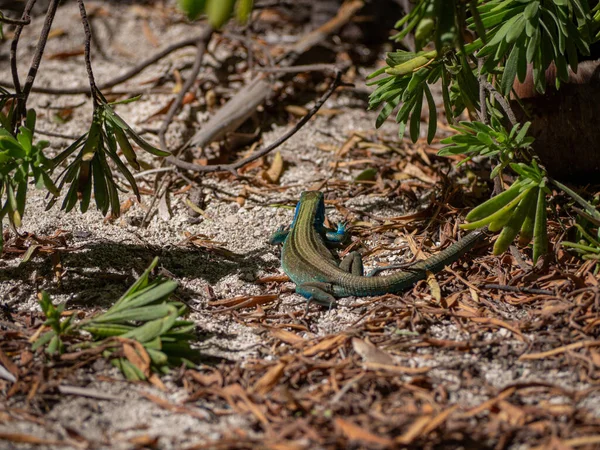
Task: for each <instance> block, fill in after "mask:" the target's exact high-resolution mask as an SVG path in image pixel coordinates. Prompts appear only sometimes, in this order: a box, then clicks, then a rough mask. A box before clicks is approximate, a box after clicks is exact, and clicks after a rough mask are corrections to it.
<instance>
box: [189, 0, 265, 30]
mask: <svg viewBox="0 0 600 450" xmlns="http://www.w3.org/2000/svg"><path fill="white" fill-rule="evenodd" d="M177 5H178V6H179V9H181V11H183V13H184V14H185V15H186V16H187V18H188V19H190V20H196V19H198V18H199V17H200V16H201V15H202V14H206V15H207V16H208V21H209V22H210V24H211V25H212V26H213V27H214V28H216V29H218V28H221V27H222V26H223V25H225V24H226V23H227V21H228V20H229V18H230V17H231V16H232V15H234V14H235V17H236V19H237V21H238V22H239V23H242V24H243V23H246V22H247V21H248V18H249V17H250V13H251V12H252V7H253V5H254V0H237V1H236V0H178V1H177Z"/></svg>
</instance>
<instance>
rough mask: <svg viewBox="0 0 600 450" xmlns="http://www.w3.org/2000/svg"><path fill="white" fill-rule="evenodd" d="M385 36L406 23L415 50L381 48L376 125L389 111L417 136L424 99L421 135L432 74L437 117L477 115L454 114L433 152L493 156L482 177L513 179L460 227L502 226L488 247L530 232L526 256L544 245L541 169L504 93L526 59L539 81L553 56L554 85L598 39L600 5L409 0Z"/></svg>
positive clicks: (432, 109) (433, 118)
mask: <svg viewBox="0 0 600 450" xmlns="http://www.w3.org/2000/svg"><path fill="white" fill-rule="evenodd" d="M396 28H398V29H400V31H399V33H398V34H396V35H395V36H394V37H393V39H395V40H396V41H402V40H404V39H405V38H406V37H407V36H408V35H409V33H413V35H414V42H415V51H412V52H408V51H402V50H398V51H395V52H391V53H388V54H387V58H386V66H385V67H382V68H381V69H379V70H377V71H376V72H374V73H372V74H371V75H370V76H369V77H368V78H369V80H370V81H369V84H371V85H374V86H376V89H375V90H374V91H373V92H372V94H371V96H370V102H369V108H370V109H376V108H380V109H381V111H380V114H379V116H378V118H377V120H376V126H377V127H379V126H381V124H382V123H383V122H384V121H385V120H386V119H387V118H388V117H389V116H390V115H391V114H392V113H393V112H394V111H397V113H396V117H395V118H396V122H397V123H398V125H399V134H400V136H403V135H404V132H405V129H406V127H407V126H408V127H409V133H408V134H409V136H410V138H411V139H412V140H413V142H415V141H416V140H417V139H418V138H419V137H420V127H421V120H420V118H421V111H422V108H423V103H424V102H427V107H428V109H429V123H428V130H427V141H428V142H431V141H432V140H433V139H434V137H435V135H436V132H437V110H436V104H435V102H434V101H433V99H432V96H431V88H430V86H431V85H432V84H434V83H438V82H441V89H442V98H443V104H444V111H445V114H446V118H447V120H448V122H450V123H451V125H453V124H454V121H455V119H456V118H457V117H459V116H460V115H461V114H463V113H464V111H465V110H466V111H467V112H468V114H469V115H471V117H473V116H477V119H478V120H477V121H472V122H467V121H462V122H460V123H459V124H458V125H454V126H453V128H454V129H455V130H456V131H457V134H456V135H455V136H452V137H450V138H447V139H445V140H443V141H442V143H444V144H448V146H447V147H444V148H442V149H441V150H440V154H441V155H456V154H462V155H465V156H466V157H467V158H466V160H470V159H472V158H473V157H475V156H484V157H490V158H493V160H494V161H495V162H496V165H495V168H494V169H493V171H492V173H491V177H492V178H493V177H499V176H501V175H502V174H503V173H504V172H505V171H508V173H507V174H510V173H514V174H515V175H516V176H517V177H518V179H517V181H515V182H514V183H513V184H512V185H511V186H510V188H509V189H508V190H507V191H506V192H504V193H501V194H500V195H498V196H497V197H496V198H492V199H490V200H489V201H487V202H485V203H484V204H483V205H480V207H478V208H476V209H475V210H473V211H472V212H471V213H470V214H469V215H468V216H467V220H468V221H469V223H468V224H466V225H465V228H477V227H480V226H489V228H490V229H492V230H495V231H501V234H500V237H499V239H498V240H497V242H496V246H495V248H494V253H496V254H499V253H501V252H503V251H505V250H506V249H507V248H508V246H509V245H510V243H511V241H512V240H513V239H514V238H515V237H516V236H517V234H519V233H520V235H521V238H520V243H521V244H525V243H528V242H529V241H531V239H532V238H533V240H534V252H533V259H534V262H535V261H537V259H538V258H539V256H541V254H543V253H544V252H545V251H546V250H547V243H546V200H545V196H546V194H548V193H549V192H550V191H549V189H548V188H547V187H546V180H547V174H546V173H545V170H544V169H543V167H540V166H539V165H538V164H537V163H536V160H535V157H534V156H533V155H532V152H531V151H530V147H531V144H532V142H533V139H532V138H531V137H529V136H527V132H528V129H529V126H530V124H529V123H525V124H523V125H521V124H518V123H517V122H516V119H515V115H514V113H513V112H512V110H511V106H510V100H511V97H510V96H511V93H512V92H513V85H514V83H515V80H519V81H521V82H523V81H525V78H526V75H527V72H528V67H530V69H529V70H531V71H532V75H533V81H534V85H535V89H536V90H537V91H538V92H541V93H543V92H544V91H545V89H546V69H548V67H549V66H550V65H551V64H554V65H555V66H556V72H557V77H556V87H557V88H559V87H560V85H561V83H563V82H565V81H567V79H568V76H569V74H568V67H570V68H571V69H572V70H573V71H577V66H578V62H579V54H583V55H587V54H589V47H590V44H591V43H592V42H594V41H595V40H598V39H600V33H599V32H598V30H599V29H600V6H599V5H596V6H595V8H594V9H593V10H590V7H589V2H588V1H586V0H486V1H484V0H467V1H462V0H461V1H459V0H417V1H415V2H414V6H413V9H412V11H411V12H410V13H409V14H407V15H405V16H404V17H403V18H402V19H400V20H399V21H398V22H397V24H396Z"/></svg>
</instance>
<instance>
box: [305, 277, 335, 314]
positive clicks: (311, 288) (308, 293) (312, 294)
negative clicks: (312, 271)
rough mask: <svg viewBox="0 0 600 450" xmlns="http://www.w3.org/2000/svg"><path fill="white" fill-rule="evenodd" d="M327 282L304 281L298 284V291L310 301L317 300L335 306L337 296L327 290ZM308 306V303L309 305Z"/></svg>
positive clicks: (316, 301)
mask: <svg viewBox="0 0 600 450" xmlns="http://www.w3.org/2000/svg"><path fill="white" fill-rule="evenodd" d="M327 286H328V284H327V283H319V282H314V283H302V284H298V285H296V292H297V293H298V294H300V295H302V296H303V297H306V299H307V300H308V303H310V302H315V303H317V304H319V305H322V306H328V307H329V308H331V307H333V306H335V304H336V301H335V297H334V296H333V295H331V294H330V293H329V292H327V291H326V289H327ZM307 306H308V305H307Z"/></svg>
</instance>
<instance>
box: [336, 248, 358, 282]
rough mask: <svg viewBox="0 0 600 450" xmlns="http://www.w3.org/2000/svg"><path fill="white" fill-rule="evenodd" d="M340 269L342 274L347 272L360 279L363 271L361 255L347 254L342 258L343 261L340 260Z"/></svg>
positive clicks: (356, 253) (355, 253)
mask: <svg viewBox="0 0 600 450" xmlns="http://www.w3.org/2000/svg"><path fill="white" fill-rule="evenodd" d="M340 269H342V270H343V271H344V272H349V273H351V274H352V275H359V276H361V277H362V276H363V274H364V269H363V262H362V256H361V254H360V253H358V252H350V253H348V254H347V255H346V256H344V259H342V262H341V263H340Z"/></svg>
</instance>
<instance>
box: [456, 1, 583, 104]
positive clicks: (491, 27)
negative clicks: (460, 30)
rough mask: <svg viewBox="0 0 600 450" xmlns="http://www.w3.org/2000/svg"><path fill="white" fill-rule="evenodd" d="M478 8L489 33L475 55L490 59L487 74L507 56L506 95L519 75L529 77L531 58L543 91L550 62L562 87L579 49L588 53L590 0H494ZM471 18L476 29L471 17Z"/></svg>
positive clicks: (503, 87) (503, 80) (521, 78)
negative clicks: (486, 40)
mask: <svg viewBox="0 0 600 450" xmlns="http://www.w3.org/2000/svg"><path fill="white" fill-rule="evenodd" d="M477 10H478V12H479V16H480V18H481V23H482V24H483V26H484V27H485V29H486V33H487V36H488V37H489V41H488V42H487V43H486V44H485V45H484V46H483V48H481V50H480V51H479V52H478V53H477V57H478V58H486V61H485V64H484V67H483V72H484V73H498V72H497V70H496V67H497V66H498V65H499V64H501V63H502V62H503V61H505V62H504V69H503V71H502V77H501V81H500V85H499V86H500V92H502V93H503V94H504V95H506V96H507V95H509V94H510V91H511V89H512V86H513V83H514V81H515V78H518V79H519V81H521V82H523V81H525V77H526V74H527V64H528V63H531V64H532V66H533V80H534V83H535V87H536V89H537V90H538V91H539V92H544V91H545V90H546V75H545V71H546V69H547V68H548V67H549V65H550V63H551V62H554V64H555V65H556V72H557V79H556V85H557V87H559V86H560V83H561V81H563V82H564V81H567V80H568V78H569V72H568V69H567V67H568V66H570V67H571V69H572V70H573V71H574V72H577V64H578V56H577V51H579V52H580V53H581V54H583V55H589V52H590V49H589V45H590V43H591V42H592V17H591V14H590V9H589V4H588V2H587V1H586V0H528V1H523V0H511V1H506V0H504V1H500V0H496V1H491V2H486V3H485V4H482V5H480V6H478V8H477ZM467 23H469V24H470V25H471V27H472V28H474V21H473V20H469V21H467ZM479 42H481V40H479ZM479 42H478V44H479Z"/></svg>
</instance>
